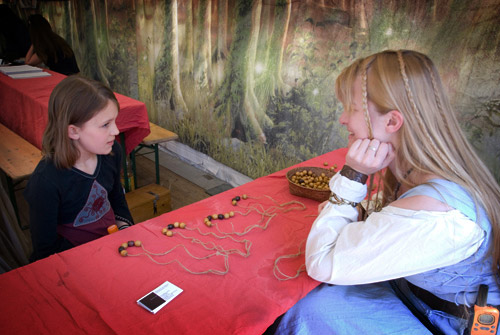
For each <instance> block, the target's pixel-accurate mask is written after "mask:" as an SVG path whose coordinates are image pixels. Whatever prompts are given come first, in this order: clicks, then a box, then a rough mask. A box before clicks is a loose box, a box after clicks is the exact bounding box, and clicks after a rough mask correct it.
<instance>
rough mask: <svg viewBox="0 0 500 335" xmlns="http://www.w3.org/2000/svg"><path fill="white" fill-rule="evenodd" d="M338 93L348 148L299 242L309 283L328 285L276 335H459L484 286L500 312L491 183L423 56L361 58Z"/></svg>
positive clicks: (495, 193)
mask: <svg viewBox="0 0 500 335" xmlns="http://www.w3.org/2000/svg"><path fill="white" fill-rule="evenodd" d="M335 88H336V94H337V97H338V98H339V100H340V101H341V102H342V103H343V105H344V112H343V114H342V115H341V117H340V119H339V121H340V123H341V124H342V125H344V126H345V127H346V128H347V130H348V132H349V144H348V147H349V150H348V153H347V156H346V166H344V168H343V169H342V171H341V172H340V173H339V174H337V175H336V176H335V177H334V178H332V180H331V182H330V188H331V191H332V197H331V198H330V200H329V201H328V202H326V203H324V204H322V205H320V214H319V216H318V218H317V219H316V221H315V222H314V224H313V226H312V228H311V231H310V234H309V236H308V239H307V246H306V267H307V271H308V274H309V276H311V277H312V278H314V279H316V280H318V281H321V282H323V283H327V284H322V285H320V286H319V287H318V288H317V289H315V290H313V291H312V292H311V293H309V295H308V296H306V298H304V299H303V300H301V301H299V303H298V304H297V305H296V306H294V307H293V308H292V309H291V310H290V311H289V312H287V313H286V314H285V315H284V317H283V319H282V320H281V323H280V324H279V326H278V330H277V333H279V334H429V333H434V334H463V333H464V332H465V331H466V329H467V328H468V319H469V318H470V315H471V312H472V310H471V306H473V305H474V303H475V301H476V297H477V295H478V290H479V286H480V285H481V284H483V285H487V286H488V287H489V294H488V299H487V302H488V304H491V305H500V289H499V287H498V278H499V262H500V214H499V213H500V212H499V210H498V208H500V188H499V186H498V184H497V182H496V181H495V179H494V178H493V176H492V174H491V173H490V172H489V170H488V169H487V168H486V166H485V165H484V164H483V163H482V162H481V160H480V159H479V158H478V156H477V155H476V154H475V153H474V150H473V149H472V147H471V146H470V145H469V143H468V142H467V140H466V139H465V136H464V134H463V133H462V131H461V129H460V126H459V124H458V122H457V119H456V118H455V115H454V113H453V110H452V108H451V106H450V103H449V101H448V98H447V96H446V94H445V91H444V89H443V87H442V84H441V81H440V77H439V74H438V72H437V70H436V68H435V66H434V64H433V63H432V61H431V60H430V59H429V58H428V57H427V56H426V55H424V54H422V53H419V52H415V51H410V50H398V51H383V52H380V53H377V54H374V55H371V56H368V57H366V58H363V59H359V60H357V61H355V62H354V63H353V64H352V65H350V66H349V67H347V68H346V69H345V70H344V71H343V72H342V73H341V74H340V76H339V77H338V79H337V81H336V87H335ZM382 171H385V174H384V175H383V176H382V177H381V178H382V181H383V187H382V191H383V192H382V196H381V197H380V198H379V199H376V200H374V201H372V202H371V203H372V205H371V206H370V207H369V208H368V209H369V212H370V211H372V210H373V209H376V211H374V212H373V213H372V214H370V215H369V216H368V217H367V218H361V220H360V218H359V217H358V210H357V209H356V207H357V205H358V203H359V202H361V201H362V200H363V199H364V198H365V196H366V195H367V192H368V189H370V187H368V188H367V186H366V184H365V183H366V182H367V179H368V176H369V175H373V174H375V173H380V174H381V173H382ZM370 191H371V190H370ZM374 203H375V204H374ZM370 209H371V210H370ZM328 284H334V285H335V286H332V285H328Z"/></svg>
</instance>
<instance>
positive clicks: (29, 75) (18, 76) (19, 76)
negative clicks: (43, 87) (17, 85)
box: [9, 71, 51, 79]
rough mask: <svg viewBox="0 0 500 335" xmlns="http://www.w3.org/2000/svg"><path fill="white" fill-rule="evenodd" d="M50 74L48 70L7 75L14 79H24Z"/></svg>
mask: <svg viewBox="0 0 500 335" xmlns="http://www.w3.org/2000/svg"><path fill="white" fill-rule="evenodd" d="M49 76H51V74H50V73H48V72H44V71H41V72H25V73H14V74H9V77H11V78H14V79H25V78H40V77H49Z"/></svg>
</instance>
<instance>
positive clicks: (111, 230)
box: [108, 224, 118, 234]
mask: <svg viewBox="0 0 500 335" xmlns="http://www.w3.org/2000/svg"><path fill="white" fill-rule="evenodd" d="M117 231H118V226H117V225H115V224H112V225H111V226H109V227H108V234H113V233H116V232H117Z"/></svg>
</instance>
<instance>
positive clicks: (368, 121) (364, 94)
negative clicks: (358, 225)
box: [361, 65, 380, 220]
mask: <svg viewBox="0 0 500 335" xmlns="http://www.w3.org/2000/svg"><path fill="white" fill-rule="evenodd" d="M367 77H368V65H366V66H365V68H364V70H363V72H362V74H361V92H362V97H363V114H364V116H365V122H366V125H367V127H368V137H369V139H370V140H371V139H373V128H372V120H371V119H370V113H369V112H368V89H367V82H368V79H367ZM374 180H375V174H372V175H371V176H370V183H369V184H368V190H367V191H368V199H367V203H366V211H365V212H364V217H363V218H362V219H363V220H366V218H367V217H368V215H369V214H370V211H369V209H370V204H371V203H372V199H371V194H372V191H373V182H374ZM379 190H380V184H379V185H377V193H376V197H375V206H374V210H376V209H377V204H378V200H379V199H378V198H379Z"/></svg>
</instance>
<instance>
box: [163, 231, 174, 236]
mask: <svg viewBox="0 0 500 335" xmlns="http://www.w3.org/2000/svg"><path fill="white" fill-rule="evenodd" d="M165 235H167V236H168V237H172V236H173V235H174V233H173V232H172V231H171V230H168V231H167V233H166V234H165Z"/></svg>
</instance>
